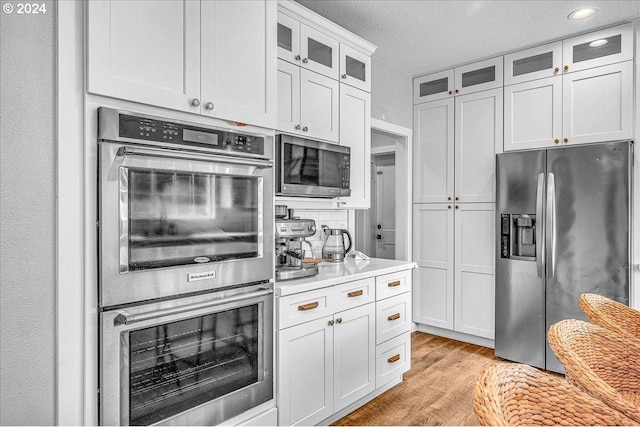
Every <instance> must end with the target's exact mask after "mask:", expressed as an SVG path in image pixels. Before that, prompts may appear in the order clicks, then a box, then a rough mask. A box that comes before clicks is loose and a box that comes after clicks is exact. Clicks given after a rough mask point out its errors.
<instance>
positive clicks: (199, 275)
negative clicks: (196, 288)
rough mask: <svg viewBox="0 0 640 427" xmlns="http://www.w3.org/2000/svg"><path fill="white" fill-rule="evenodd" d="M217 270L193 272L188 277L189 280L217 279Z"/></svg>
mask: <svg viewBox="0 0 640 427" xmlns="http://www.w3.org/2000/svg"><path fill="white" fill-rule="evenodd" d="M215 278H216V272H215V270H214V271H206V272H204V273H191V274H189V277H188V279H187V281H188V282H195V281H197V280H207V279H215Z"/></svg>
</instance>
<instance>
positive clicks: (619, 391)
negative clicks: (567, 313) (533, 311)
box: [547, 319, 640, 423]
mask: <svg viewBox="0 0 640 427" xmlns="http://www.w3.org/2000/svg"><path fill="white" fill-rule="evenodd" d="M547 336H548V339H549V346H550V347H551V349H552V350H553V352H554V353H555V354H556V356H557V357H558V359H560V361H561V362H562V364H563V365H564V368H565V371H566V378H567V380H568V381H569V382H571V383H573V384H574V385H577V386H579V387H580V388H582V389H583V390H585V391H586V392H588V393H589V394H591V395H592V396H594V397H597V398H598V399H600V400H601V401H603V402H604V403H606V404H607V405H609V406H611V407H612V408H615V409H617V410H618V411H620V412H622V413H623V414H625V415H626V416H628V417H629V418H632V419H633V420H635V421H636V422H637V423H640V342H638V341H637V340H635V339H630V338H627V337H626V336H625V335H622V334H619V333H616V332H613V331H610V330H608V329H605V328H602V327H600V326H598V325H594V324H591V323H587V322H583V321H581V320H575V319H567V320H562V321H560V322H558V323H556V324H554V325H551V327H550V328H549V332H548V334H547Z"/></svg>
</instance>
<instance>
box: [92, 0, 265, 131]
mask: <svg viewBox="0 0 640 427" xmlns="http://www.w3.org/2000/svg"><path fill="white" fill-rule="evenodd" d="M276 12H277V8H276V4H275V3H274V2H272V1H266V0H256V1H242V2H235V1H215V2H209V1H203V2H199V1H192V0H181V1H177V0H176V1H164V2H159V3H157V4H154V6H153V7H152V8H150V7H149V2H148V1H127V2H124V1H117V0H111V1H91V2H88V3H87V90H88V92H90V93H95V94H99V95H105V96H111V97H115V98H120V99H126V100H130V101H134V102H140V103H144V104H150V105H155V106H159V107H165V108H171V109H175V110H181V111H188V112H192V113H197V114H203V115H208V116H213V117H217V118H221V119H225V120H232V121H236V122H242V123H248V124H252V125H258V126H264V127H271V128H273V127H275V123H276V109H277V105H276V67H277V65H276V58H277V57H276V50H275V40H274V39H275V34H276V23H277V21H276V19H277V15H276ZM238 28H242V31H238ZM238 46H242V54H239V53H238Z"/></svg>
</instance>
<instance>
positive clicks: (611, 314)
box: [578, 294, 640, 340]
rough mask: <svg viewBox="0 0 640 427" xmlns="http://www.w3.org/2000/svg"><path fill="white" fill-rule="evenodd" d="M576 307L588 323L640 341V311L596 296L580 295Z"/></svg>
mask: <svg viewBox="0 0 640 427" xmlns="http://www.w3.org/2000/svg"><path fill="white" fill-rule="evenodd" d="M578 305H579V306H580V308H581V309H582V311H583V312H584V314H586V315H587V317H588V318H589V321H590V322H591V323H594V324H596V325H598V326H602V327H603V328H607V329H611V330H612V331H616V332H618V333H621V334H627V335H629V336H631V337H633V338H635V339H637V340H640V311H638V310H634V309H633V308H631V307H628V306H626V305H624V304H622V303H619V302H618V301H614V300H612V299H610V298H607V297H604V296H602V295H598V294H582V295H580V298H579V299H578Z"/></svg>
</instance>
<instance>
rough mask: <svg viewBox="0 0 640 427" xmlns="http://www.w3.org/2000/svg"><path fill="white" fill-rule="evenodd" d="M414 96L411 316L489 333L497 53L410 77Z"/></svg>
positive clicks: (498, 120) (498, 147) (498, 110)
mask: <svg viewBox="0 0 640 427" xmlns="http://www.w3.org/2000/svg"><path fill="white" fill-rule="evenodd" d="M425 101H426V102H425ZM414 102H415V106H414V128H415V129H414V134H415V144H414V156H413V157H414V171H415V172H414V186H413V187H414V194H413V203H414V205H413V221H414V222H413V229H414V260H415V261H416V262H417V263H418V269H417V271H416V272H414V303H413V305H414V306H413V313H414V316H413V319H414V321H415V322H416V323H418V324H419V325H422V326H427V327H435V328H439V329H440V332H443V333H444V334H447V332H445V331H453V332H455V333H462V334H468V335H473V336H476V337H481V338H484V339H488V340H492V339H493V329H494V324H493V323H494V322H493V319H494V250H493V247H494V244H493V239H494V235H493V230H494V222H495V221H494V219H495V154H496V153H499V152H501V151H502V128H503V123H502V111H503V92H502V57H500V58H494V59H490V60H487V61H482V62H479V63H475V64H470V65H467V66H464V67H459V68H457V69H454V70H449V71H445V72H442V73H437V74H435V75H428V76H424V77H418V78H416V79H415V80H414ZM442 330H445V331H442ZM436 332H437V331H436ZM458 338H461V339H464V336H462V337H458ZM468 339H470V340H471V341H473V338H468ZM483 342H485V343H487V342H486V341H483Z"/></svg>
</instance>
